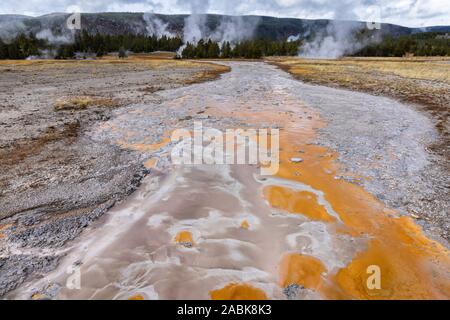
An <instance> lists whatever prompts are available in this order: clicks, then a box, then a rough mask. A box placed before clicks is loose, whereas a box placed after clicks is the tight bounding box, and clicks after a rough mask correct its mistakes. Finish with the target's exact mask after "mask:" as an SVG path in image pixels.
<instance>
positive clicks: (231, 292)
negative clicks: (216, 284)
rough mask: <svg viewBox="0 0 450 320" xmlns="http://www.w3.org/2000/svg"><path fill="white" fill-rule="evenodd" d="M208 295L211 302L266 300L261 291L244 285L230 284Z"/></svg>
mask: <svg viewBox="0 0 450 320" xmlns="http://www.w3.org/2000/svg"><path fill="white" fill-rule="evenodd" d="M209 294H210V296H211V299H212V300H267V295H266V293H265V292H264V291H263V290H261V289H259V288H255V287H253V286H251V285H249V284H245V283H230V284H228V285H226V286H225V287H223V288H221V289H217V290H212V291H210V293H209Z"/></svg>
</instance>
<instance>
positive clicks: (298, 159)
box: [291, 158, 303, 163]
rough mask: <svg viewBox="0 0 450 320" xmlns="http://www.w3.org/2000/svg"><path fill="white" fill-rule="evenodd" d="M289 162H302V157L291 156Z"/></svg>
mask: <svg viewBox="0 0 450 320" xmlns="http://www.w3.org/2000/svg"><path fill="white" fill-rule="evenodd" d="M291 162H294V163H301V162H303V159H302V158H291Z"/></svg>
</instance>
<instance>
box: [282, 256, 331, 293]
mask: <svg viewBox="0 0 450 320" xmlns="http://www.w3.org/2000/svg"><path fill="white" fill-rule="evenodd" d="M325 271H326V268H325V267H324V265H323V264H322V262H320V260H319V259H316V258H314V257H310V256H306V255H301V254H296V253H290V254H287V255H285V256H284V257H283V258H282V260H281V262H280V265H279V283H280V286H281V287H283V288H285V287H287V286H289V285H292V284H297V285H300V286H303V287H305V288H308V289H314V290H315V289H317V288H318V287H319V286H320V285H321V282H322V273H323V272H325Z"/></svg>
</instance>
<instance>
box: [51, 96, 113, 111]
mask: <svg viewBox="0 0 450 320" xmlns="http://www.w3.org/2000/svg"><path fill="white" fill-rule="evenodd" d="M91 106H101V107H116V106H118V102H116V101H114V100H112V99H105V98H95V97H89V96H78V97H69V98H64V99H59V100H57V101H56V102H55V104H54V109H55V111H61V110H83V109H86V108H88V107H91Z"/></svg>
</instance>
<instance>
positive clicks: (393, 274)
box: [213, 100, 450, 299]
mask: <svg viewBox="0 0 450 320" xmlns="http://www.w3.org/2000/svg"><path fill="white" fill-rule="evenodd" d="M283 108H284V109H285V111H287V112H279V111H266V110H264V111H252V112H242V111H240V110H239V111H238V112H235V113H234V114H233V116H236V117H238V118H242V119H245V120H246V121H247V122H248V123H252V122H253V123H256V124H258V123H267V122H269V123H276V124H278V125H279V126H281V127H282V130H281V131H280V169H279V171H278V174H277V176H278V177H280V178H283V179H286V180H291V181H298V182H301V183H302V184H306V185H308V186H310V187H312V188H313V189H315V190H320V191H321V192H323V194H324V197H325V200H326V201H327V202H328V203H329V204H330V205H331V207H332V208H333V209H334V211H335V212H337V214H338V215H339V218H340V220H341V221H342V222H343V224H342V223H340V222H336V223H334V224H335V227H334V230H335V232H342V233H345V234H347V235H351V236H353V237H364V238H365V239H371V240H368V242H369V244H368V247H367V250H366V251H364V252H360V253H359V254H357V255H356V256H355V257H354V258H353V261H352V262H351V263H349V264H348V265H347V266H346V267H345V268H342V269H341V270H339V271H337V272H335V273H334V274H328V275H327V281H324V284H323V285H322V286H320V287H319V288H318V289H317V290H318V292H319V293H320V294H321V295H322V296H323V297H324V298H332V299H355V298H356V299H387V298H390V299H407V298H420V299H449V298H450V283H449V282H450V275H449V273H450V257H449V252H448V250H447V249H446V248H445V247H444V246H442V245H441V244H439V243H438V242H436V241H434V240H431V239H428V238H427V237H426V236H425V235H424V234H423V232H422V230H421V228H420V227H419V226H417V225H416V224H415V223H414V221H413V220H412V219H410V218H407V217H398V216H397V213H395V212H394V211H393V210H390V209H388V208H386V207H385V205H384V204H383V203H381V202H380V201H379V200H378V199H376V198H375V197H374V196H372V195H371V194H369V193H368V192H367V191H365V190H364V188H363V187H361V186H358V185H355V184H352V183H350V182H347V181H345V180H343V179H336V178H335V177H336V176H338V175H339V173H340V171H339V169H340V168H339V165H338V163H337V161H336V159H337V154H336V153H335V152H331V151H330V150H329V149H327V148H325V147H322V146H318V145H313V144H310V142H312V141H314V138H315V136H316V132H315V130H316V129H317V128H321V127H323V126H325V123H324V122H323V121H322V120H321V119H320V117H319V115H318V114H315V113H314V112H312V111H311V110H308V109H306V108H304V115H305V116H306V115H308V117H307V119H305V117H301V119H298V118H296V119H293V117H292V116H291V115H292V112H289V111H293V112H297V113H298V114H300V113H301V112H300V110H302V109H299V107H298V105H297V104H296V103H295V102H294V103H290V101H288V100H286V101H285V103H284V105H283ZM222 110H224V109H223V108H222ZM222 110H218V109H215V110H214V112H213V113H215V114H217V115H221V114H223V113H224V112H226V111H222ZM231 110H232V109H231ZM241 110H242V108H241ZM228 116H229V114H228ZM299 150H301V158H302V160H303V162H302V163H301V165H299V164H298V163H293V162H292V161H290V160H291V159H292V158H293V157H299ZM277 190H283V191H282V192H280V193H281V194H285V195H288V196H291V195H292V191H289V190H287V189H286V188H284V187H281V186H280V187H277ZM271 194H272V193H270V192H269V193H268V192H267V190H266V192H265V195H266V196H267V195H271ZM267 200H268V201H269V203H270V204H271V205H272V206H279V205H280V203H281V204H284V206H285V207H295V204H294V205H291V204H290V203H289V200H288V199H284V200H283V201H282V200H281V198H280V196H277V197H268V199H267ZM274 200H275V201H274ZM272 201H273V202H272ZM294 202H295V201H294ZM308 210H312V209H308ZM310 218H314V217H310ZM372 265H377V266H379V267H380V269H381V283H382V287H381V290H379V292H378V293H377V292H369V291H368V289H367V286H366V284H365V281H366V280H367V276H368V274H367V268H368V267H370V266H372ZM292 272H293V273H295V271H292ZM330 272H331V270H330ZM383 277H385V279H384V280H383Z"/></svg>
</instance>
